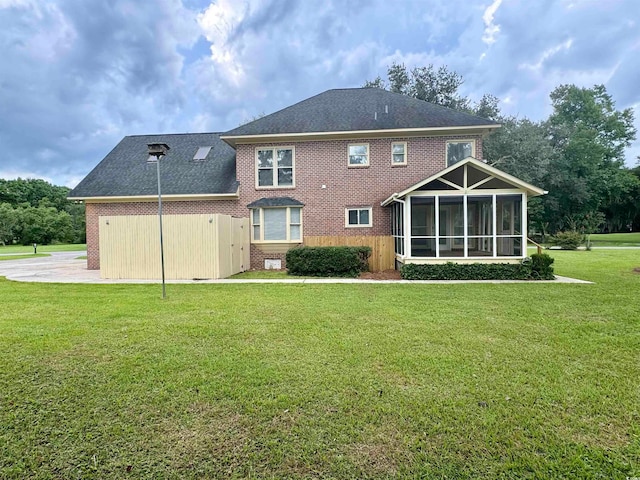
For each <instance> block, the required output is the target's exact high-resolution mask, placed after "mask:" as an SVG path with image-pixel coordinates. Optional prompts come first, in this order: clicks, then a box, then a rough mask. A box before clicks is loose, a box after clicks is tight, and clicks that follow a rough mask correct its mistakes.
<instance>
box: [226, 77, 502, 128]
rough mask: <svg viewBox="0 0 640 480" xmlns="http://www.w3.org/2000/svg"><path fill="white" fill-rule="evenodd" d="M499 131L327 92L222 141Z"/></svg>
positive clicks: (461, 116) (395, 101)
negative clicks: (315, 135)
mask: <svg viewBox="0 0 640 480" xmlns="http://www.w3.org/2000/svg"><path fill="white" fill-rule="evenodd" d="M497 126H499V124H497V123H496V122H493V121H491V120H487V119H486V118H482V117H478V116H475V115H470V114H468V113H464V112H460V111H457V110H453V109H450V108H446V107H442V106H440V105H435V104H432V103H429V102H425V101H423V100H417V99H415V98H412V97H407V96H406V95H400V94H398V93H393V92H389V91H386V90H383V89H380V88H344V89H337V90H327V91H326V92H324V93H321V94H319V95H316V96H314V97H311V98H308V99H306V100H303V101H301V102H299V103H296V104H295V105H292V106H290V107H287V108H285V109H283V110H280V111H278V112H275V113H272V114H271V115H267V116H265V117H262V118H259V119H258V120H255V121H253V122H250V123H247V124H246V125H241V126H240V127H237V128H234V129H233V130H229V131H228V132H225V133H223V134H222V138H223V139H225V138H226V137H237V136H244V135H277V134H287V133H317V132H346V131H357V130H396V129H422V128H447V127H489V128H492V127H493V128H495V127H497Z"/></svg>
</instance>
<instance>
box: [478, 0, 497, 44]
mask: <svg viewBox="0 0 640 480" xmlns="http://www.w3.org/2000/svg"><path fill="white" fill-rule="evenodd" d="M501 3H502V0H494V2H493V3H492V4H491V5H489V6H488V7H487V9H486V10H485V11H484V14H483V15H482V20H483V21H484V25H485V29H484V35H482V41H483V42H484V43H486V44H487V45H491V44H493V43H495V42H496V36H497V35H498V33H500V25H496V24H495V23H493V18H494V16H495V14H496V12H497V11H498V8H500V4H501Z"/></svg>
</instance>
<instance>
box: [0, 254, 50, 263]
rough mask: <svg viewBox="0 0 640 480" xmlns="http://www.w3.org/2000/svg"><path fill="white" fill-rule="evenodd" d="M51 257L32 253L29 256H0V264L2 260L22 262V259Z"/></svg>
mask: <svg viewBox="0 0 640 480" xmlns="http://www.w3.org/2000/svg"><path fill="white" fill-rule="evenodd" d="M50 256H51V255H49V254H48V253H36V254H35V255H34V254H33V253H31V254H29V255H4V256H3V255H0V262H1V261H2V260H22V259H24V258H38V257H50Z"/></svg>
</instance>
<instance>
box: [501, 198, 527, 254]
mask: <svg viewBox="0 0 640 480" xmlns="http://www.w3.org/2000/svg"><path fill="white" fill-rule="evenodd" d="M496 216H497V219H496V225H497V237H498V239H497V240H498V241H497V248H498V252H497V254H498V256H499V257H511V256H520V255H522V196H521V195H497V196H496Z"/></svg>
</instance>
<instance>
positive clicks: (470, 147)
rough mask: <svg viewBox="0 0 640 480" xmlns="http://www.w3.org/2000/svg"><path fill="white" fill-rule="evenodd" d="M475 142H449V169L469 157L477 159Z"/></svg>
mask: <svg viewBox="0 0 640 480" xmlns="http://www.w3.org/2000/svg"><path fill="white" fill-rule="evenodd" d="M475 155H476V142H475V140H449V141H447V167H450V166H451V165H453V164H454V163H458V162H459V161H460V160H464V159H465V158H467V157H475Z"/></svg>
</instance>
